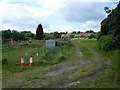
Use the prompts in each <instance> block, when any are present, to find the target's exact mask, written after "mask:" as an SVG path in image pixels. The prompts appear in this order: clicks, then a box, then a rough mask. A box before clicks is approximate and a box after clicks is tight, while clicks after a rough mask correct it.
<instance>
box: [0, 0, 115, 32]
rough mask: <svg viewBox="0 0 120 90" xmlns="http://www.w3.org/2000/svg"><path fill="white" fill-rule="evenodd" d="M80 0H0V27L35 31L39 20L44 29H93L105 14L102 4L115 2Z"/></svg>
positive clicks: (49, 30)
mask: <svg viewBox="0 0 120 90" xmlns="http://www.w3.org/2000/svg"><path fill="white" fill-rule="evenodd" d="M83 1H84V2H83ZM83 1H82V0H0V30H5V29H11V30H18V31H31V32H33V33H35V32H36V28H37V26H38V24H40V23H41V24H42V26H43V28H44V32H54V31H58V32H66V31H68V32H72V31H83V32H84V31H86V30H90V29H92V30H94V31H96V32H97V31H99V30H100V22H101V21H102V20H103V19H104V18H105V17H106V13H105V11H104V7H105V6H109V7H110V8H111V9H114V8H115V7H116V5H115V4H113V2H112V0H106V1H105V0H103V1H102V0H90V1H89V2H88V0H86V1H85V0H83ZM95 1H97V2H95ZM108 1H110V2H108Z"/></svg>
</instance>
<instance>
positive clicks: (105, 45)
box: [98, 35, 116, 51]
mask: <svg viewBox="0 0 120 90" xmlns="http://www.w3.org/2000/svg"><path fill="white" fill-rule="evenodd" d="M98 41H99V48H100V49H101V50H105V51H110V50H112V49H115V48H116V45H115V42H116V40H115V39H114V37H113V35H107V36H102V37H101V38H100V39H99V40H98Z"/></svg>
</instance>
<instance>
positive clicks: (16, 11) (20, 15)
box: [0, 0, 51, 32]
mask: <svg viewBox="0 0 120 90" xmlns="http://www.w3.org/2000/svg"><path fill="white" fill-rule="evenodd" d="M50 14H51V12H50V11H48V10H45V11H44V10H43V9H41V8H39V7H36V6H29V5H21V4H11V3H10V2H9V1H8V0H7V1H2V2H1V4H0V18H1V20H0V24H1V25H2V26H1V27H0V28H1V29H8V28H10V29H17V30H32V31H33V32H34V29H36V27H37V26H36V25H38V24H40V23H42V24H43V27H45V28H46V27H48V26H47V25H48V23H47V21H46V19H47V17H48V16H49V15H50Z"/></svg>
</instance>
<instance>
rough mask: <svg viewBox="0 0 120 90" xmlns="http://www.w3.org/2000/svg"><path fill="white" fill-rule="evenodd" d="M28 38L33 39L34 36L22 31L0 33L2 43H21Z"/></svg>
mask: <svg viewBox="0 0 120 90" xmlns="http://www.w3.org/2000/svg"><path fill="white" fill-rule="evenodd" d="M29 38H34V34H32V33H31V32H30V31H23V32H18V31H15V30H12V31H11V30H10V29H8V30H3V31H2V39H3V41H4V42H6V41H10V40H14V41H19V40H20V41H22V40H29Z"/></svg>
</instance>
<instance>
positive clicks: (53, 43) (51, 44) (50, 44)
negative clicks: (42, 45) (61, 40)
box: [46, 40, 57, 48]
mask: <svg viewBox="0 0 120 90" xmlns="http://www.w3.org/2000/svg"><path fill="white" fill-rule="evenodd" d="M56 46H57V41H55V40H46V47H48V48H52V47H56Z"/></svg>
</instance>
